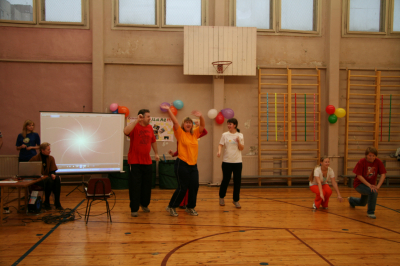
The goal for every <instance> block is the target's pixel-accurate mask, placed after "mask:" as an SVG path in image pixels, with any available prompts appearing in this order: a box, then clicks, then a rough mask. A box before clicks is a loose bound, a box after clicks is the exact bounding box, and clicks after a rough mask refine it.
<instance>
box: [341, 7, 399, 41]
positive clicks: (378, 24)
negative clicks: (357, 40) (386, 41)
mask: <svg viewBox="0 0 400 266" xmlns="http://www.w3.org/2000/svg"><path fill="white" fill-rule="evenodd" d="M399 33H400V1H399V0H343V29H342V35H343V36H353V37H354V36H361V37H367V36H380V37H393V36H396V34H397V37H398V36H399V35H398V34H399Z"/></svg>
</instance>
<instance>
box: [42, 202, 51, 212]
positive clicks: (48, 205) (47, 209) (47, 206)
mask: <svg viewBox="0 0 400 266" xmlns="http://www.w3.org/2000/svg"><path fill="white" fill-rule="evenodd" d="M43 209H45V210H46V211H50V210H51V206H50V203H43Z"/></svg>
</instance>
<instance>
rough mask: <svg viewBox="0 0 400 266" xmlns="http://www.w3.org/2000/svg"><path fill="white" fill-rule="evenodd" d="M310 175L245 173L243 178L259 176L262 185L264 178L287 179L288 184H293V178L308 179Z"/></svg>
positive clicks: (259, 183) (259, 182)
mask: <svg viewBox="0 0 400 266" xmlns="http://www.w3.org/2000/svg"><path fill="white" fill-rule="evenodd" d="M308 177H309V176H308V175H245V176H242V178H257V179H258V185H259V186H260V187H261V180H262V179H287V184H288V186H289V187H290V186H292V179H307V180H308Z"/></svg>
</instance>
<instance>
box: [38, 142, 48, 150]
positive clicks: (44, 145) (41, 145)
mask: <svg viewBox="0 0 400 266" xmlns="http://www.w3.org/2000/svg"><path fill="white" fill-rule="evenodd" d="M49 146H50V143H48V142H43V143H42V144H40V150H41V151H44V150H45V149H46V148H47V147H49Z"/></svg>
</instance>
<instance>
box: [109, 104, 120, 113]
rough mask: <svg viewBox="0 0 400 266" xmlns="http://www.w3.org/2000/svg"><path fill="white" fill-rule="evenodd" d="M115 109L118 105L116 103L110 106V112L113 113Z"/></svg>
mask: <svg viewBox="0 0 400 266" xmlns="http://www.w3.org/2000/svg"><path fill="white" fill-rule="evenodd" d="M117 109H118V104H117V103H112V104H110V111H111V112H114V111H115V110H117Z"/></svg>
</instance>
